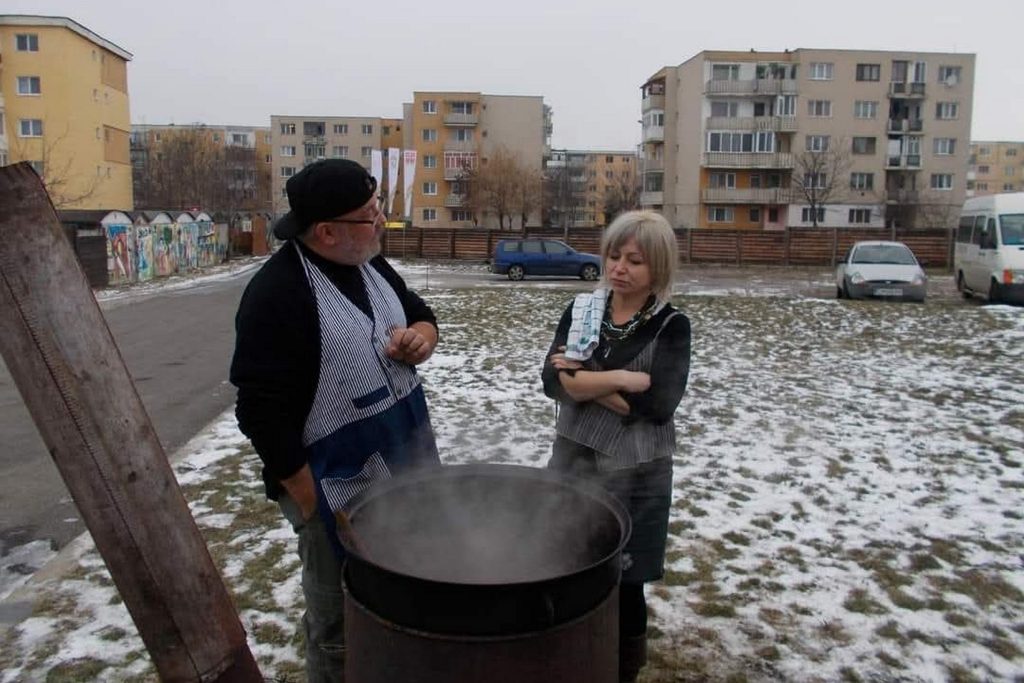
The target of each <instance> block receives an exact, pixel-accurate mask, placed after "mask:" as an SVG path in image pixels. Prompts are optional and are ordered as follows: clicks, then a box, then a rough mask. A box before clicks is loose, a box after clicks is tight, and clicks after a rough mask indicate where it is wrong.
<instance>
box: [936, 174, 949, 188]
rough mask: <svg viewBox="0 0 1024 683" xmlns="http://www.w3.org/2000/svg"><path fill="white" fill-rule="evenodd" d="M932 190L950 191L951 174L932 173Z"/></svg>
mask: <svg viewBox="0 0 1024 683" xmlns="http://www.w3.org/2000/svg"><path fill="white" fill-rule="evenodd" d="M932 189H933V190H952V189H953V174H952V173H932Z"/></svg>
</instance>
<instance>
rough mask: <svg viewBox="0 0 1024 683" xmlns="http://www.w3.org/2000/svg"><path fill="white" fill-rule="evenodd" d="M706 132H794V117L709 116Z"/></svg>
mask: <svg viewBox="0 0 1024 683" xmlns="http://www.w3.org/2000/svg"><path fill="white" fill-rule="evenodd" d="M704 124H705V129H706V130H750V131H754V130H771V131H776V132H779V133H792V132H795V131H796V117H795V116H733V117H729V116H709V117H708V118H707V119H705V121H704Z"/></svg>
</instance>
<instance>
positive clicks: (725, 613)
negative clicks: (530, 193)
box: [690, 601, 736, 619]
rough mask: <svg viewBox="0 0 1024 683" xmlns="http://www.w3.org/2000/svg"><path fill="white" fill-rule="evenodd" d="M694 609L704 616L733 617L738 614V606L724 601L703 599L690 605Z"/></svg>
mask: <svg viewBox="0 0 1024 683" xmlns="http://www.w3.org/2000/svg"><path fill="white" fill-rule="evenodd" d="M690 607H691V608H692V609H693V611H694V612H695V613H697V614H699V615H700V616H702V617H707V618H711V617H724V618H730V619H731V618H733V617H735V616H736V608H735V607H733V606H732V605H730V604H728V603H724V602H710V601H702V602H698V603H695V604H693V605H690Z"/></svg>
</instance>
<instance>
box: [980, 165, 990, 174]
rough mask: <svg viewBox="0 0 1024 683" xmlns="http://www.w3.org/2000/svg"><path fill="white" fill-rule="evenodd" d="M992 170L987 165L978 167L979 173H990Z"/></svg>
mask: <svg viewBox="0 0 1024 683" xmlns="http://www.w3.org/2000/svg"><path fill="white" fill-rule="evenodd" d="M990 170H991V169H989V167H988V166H987V165H986V166H979V167H978V173H988V172H989V171H990Z"/></svg>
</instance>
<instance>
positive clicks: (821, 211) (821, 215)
mask: <svg viewBox="0 0 1024 683" xmlns="http://www.w3.org/2000/svg"><path fill="white" fill-rule="evenodd" d="M815 214H817V215H816V218H817V220H816V221H815V220H812V219H811V217H812V216H814V215H815ZM800 220H801V222H803V223H815V222H817V223H824V222H825V207H824V206H819V207H817V208H816V209H815V210H814V211H813V212H812V211H811V207H809V206H805V207H804V208H802V209H800Z"/></svg>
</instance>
